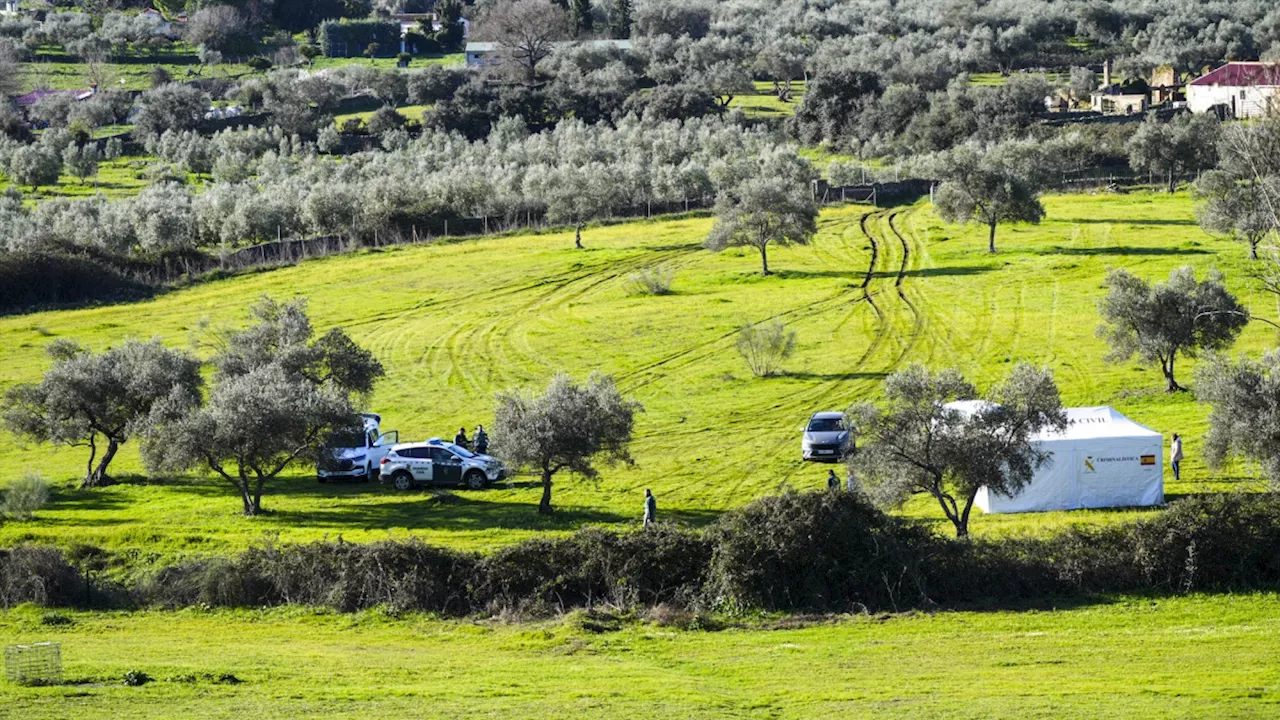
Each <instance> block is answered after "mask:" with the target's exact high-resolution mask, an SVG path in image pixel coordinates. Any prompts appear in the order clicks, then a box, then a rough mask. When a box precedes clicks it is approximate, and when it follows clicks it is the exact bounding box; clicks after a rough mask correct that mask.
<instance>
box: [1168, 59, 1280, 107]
mask: <svg viewBox="0 0 1280 720" xmlns="http://www.w3.org/2000/svg"><path fill="white" fill-rule="evenodd" d="M1276 106H1280V63H1274V62H1271V63H1267V62H1230V63H1227V64H1226V65H1223V66H1222V67H1220V68H1218V69H1217V70H1214V71H1212V72H1209V73H1207V74H1205V75H1203V76H1201V77H1198V78H1196V79H1195V80H1192V81H1191V83H1190V84H1189V85H1187V107H1188V108H1189V109H1190V110H1191V112H1196V113H1203V112H1210V111H1217V110H1216V109H1218V108H1221V109H1222V110H1221V111H1222V112H1223V113H1224V114H1226V113H1229V114H1230V115H1231V116H1232V117H1237V118H1251V117H1260V116H1262V115H1265V114H1266V113H1267V111H1268V109H1270V108H1272V107H1276Z"/></svg>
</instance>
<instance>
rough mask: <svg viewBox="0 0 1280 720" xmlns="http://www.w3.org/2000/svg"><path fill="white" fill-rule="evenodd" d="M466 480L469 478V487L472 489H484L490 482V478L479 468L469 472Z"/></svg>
mask: <svg viewBox="0 0 1280 720" xmlns="http://www.w3.org/2000/svg"><path fill="white" fill-rule="evenodd" d="M466 480H467V487H469V488H471V489H472V490H483V489H485V487H486V486H487V485H488V484H489V478H487V477H485V476H484V473H482V472H480V471H479V470H472V471H471V472H469V473H467V478H466Z"/></svg>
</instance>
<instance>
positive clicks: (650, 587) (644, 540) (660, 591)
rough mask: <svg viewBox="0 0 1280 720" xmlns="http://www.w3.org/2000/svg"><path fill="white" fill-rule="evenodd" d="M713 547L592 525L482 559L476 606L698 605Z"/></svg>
mask: <svg viewBox="0 0 1280 720" xmlns="http://www.w3.org/2000/svg"><path fill="white" fill-rule="evenodd" d="M710 558H711V545H710V543H709V542H708V540H707V538H706V537H704V536H702V535H699V534H696V533H691V532H686V531H682V530H679V529H676V528H674V527H671V526H667V525H656V526H652V527H649V528H646V529H645V530H644V531H642V532H633V533H615V532H610V531H607V530H601V529H597V528H588V529H586V530H581V531H579V532H577V533H574V534H573V535H571V536H569V537H567V538H562V539H556V540H531V541H527V542H523V543H519V544H517V545H512V546H510V547H507V548H503V549H502V550H499V551H497V552H495V553H493V554H492V555H490V556H488V557H486V558H484V559H483V560H482V561H481V563H480V567H479V575H478V577H479V579H478V582H477V585H476V599H475V604H476V608H477V609H480V610H484V611H486V612H489V613H499V612H510V613H516V614H528V615H545V614H548V613H552V612H557V611H559V612H564V611H566V610H568V609H571V608H574V607H591V606H593V605H596V604H606V605H612V606H615V607H622V608H625V607H631V606H635V605H656V604H660V603H675V604H679V605H684V604H688V603H691V602H693V601H695V600H696V596H697V594H698V593H699V592H700V590H701V587H702V584H703V580H704V576H705V573H706V568H707V564H708V562H709V561H710Z"/></svg>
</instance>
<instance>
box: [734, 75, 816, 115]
mask: <svg viewBox="0 0 1280 720" xmlns="http://www.w3.org/2000/svg"><path fill="white" fill-rule="evenodd" d="M755 87H756V89H755V92H753V93H748V94H745V95H738V96H735V97H734V98H733V99H732V100H730V101H729V107H730V108H732V109H735V110H742V112H744V113H746V114H747V115H749V116H754V117H766V118H769V117H774V118H781V117H786V116H789V115H792V114H794V113H795V111H796V107H797V106H799V105H800V100H801V99H802V98H804V81H796V82H793V83H791V100H790V101H788V102H783V101H782V100H779V99H778V95H777V93H775V92H774V90H773V83H772V82H770V81H768V80H757V81H755Z"/></svg>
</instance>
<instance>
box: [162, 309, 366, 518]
mask: <svg viewBox="0 0 1280 720" xmlns="http://www.w3.org/2000/svg"><path fill="white" fill-rule="evenodd" d="M250 316H251V317H252V319H253V320H254V323H253V324H252V325H250V326H249V327H248V328H246V329H244V330H235V331H223V332H218V333H214V334H213V338H212V342H211V344H212V346H213V347H214V348H216V352H215V354H214V356H213V365H214V376H213V389H212V391H211V392H210V393H209V395H208V397H207V398H200V397H198V396H196V397H192V396H190V395H176V394H175V395H174V396H171V397H169V398H167V399H166V400H165V401H163V402H162V403H159V404H157V406H156V408H155V409H154V410H153V411H152V413H151V418H150V424H149V427H148V430H147V435H146V441H145V443H144V446H143V456H144V459H145V460H146V461H147V465H148V466H149V467H150V468H152V469H153V470H157V471H160V470H169V471H178V470H189V469H193V468H197V467H205V468H208V469H209V470H211V471H213V472H214V473H216V474H217V475H218V476H219V477H221V478H223V479H224V480H226V481H227V482H228V483H229V484H231V485H232V486H233V487H234V488H235V489H236V491H237V493H238V494H239V496H240V499H241V502H242V504H243V508H244V514H245V515H257V514H259V513H261V512H262V493H263V489H264V487H265V486H266V484H267V483H268V482H270V481H272V480H274V479H275V478H276V477H277V476H278V475H279V474H280V473H281V472H282V471H283V470H284V469H285V468H286V467H288V466H289V465H291V464H293V463H295V462H299V461H309V460H311V459H313V458H314V457H315V456H317V455H318V452H319V450H320V447H321V445H322V444H323V443H324V442H325V440H327V439H328V438H329V437H330V436H332V435H333V434H335V433H342V432H359V431H360V418H359V416H358V414H357V413H356V409H355V405H354V403H355V402H356V401H357V400H358V399H359V398H361V397H363V396H364V395H367V394H368V393H369V392H370V391H372V389H373V385H374V383H375V382H376V381H377V380H378V378H380V377H382V375H383V369H382V365H381V364H380V363H379V362H378V361H377V360H376V359H375V358H374V357H373V355H372V354H371V353H369V352H368V351H366V350H364V349H362V348H360V347H359V346H358V345H356V344H355V342H354V341H352V340H351V338H350V337H348V336H347V334H346V333H344V332H343V331H341V330H339V329H337V328H335V329H333V330H330V331H329V332H327V333H325V334H324V335H321V336H320V337H318V338H317V337H315V333H314V330H313V329H312V327H311V321H310V319H309V318H308V317H307V314H306V304H305V302H304V301H302V300H294V301H291V302H287V303H281V302H277V301H274V300H271V299H270V298H263V299H262V300H260V301H259V302H257V303H255V304H254V305H253V306H252V307H251V308H250Z"/></svg>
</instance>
